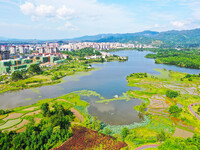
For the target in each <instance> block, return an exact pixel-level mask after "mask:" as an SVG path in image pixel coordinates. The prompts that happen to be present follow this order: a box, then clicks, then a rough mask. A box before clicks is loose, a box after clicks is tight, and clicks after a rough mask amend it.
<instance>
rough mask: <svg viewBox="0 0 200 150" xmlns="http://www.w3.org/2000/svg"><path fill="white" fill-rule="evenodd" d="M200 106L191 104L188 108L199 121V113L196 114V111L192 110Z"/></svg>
mask: <svg viewBox="0 0 200 150" xmlns="http://www.w3.org/2000/svg"><path fill="white" fill-rule="evenodd" d="M198 104H200V103H194V104H190V105H189V107H188V108H189V110H190V112H191V113H192V114H193V115H194V116H196V117H197V119H199V120H200V116H199V115H198V114H197V113H195V112H194V110H193V109H192V106H194V105H198Z"/></svg>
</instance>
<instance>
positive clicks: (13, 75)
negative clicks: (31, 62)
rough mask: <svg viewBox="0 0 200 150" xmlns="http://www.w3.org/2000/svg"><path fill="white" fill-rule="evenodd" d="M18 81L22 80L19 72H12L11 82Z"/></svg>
mask: <svg viewBox="0 0 200 150" xmlns="http://www.w3.org/2000/svg"><path fill="white" fill-rule="evenodd" d="M20 79H23V76H22V73H21V72H20V71H14V72H13V73H12V74H11V80H13V81H18V80H20Z"/></svg>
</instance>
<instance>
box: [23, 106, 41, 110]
mask: <svg viewBox="0 0 200 150" xmlns="http://www.w3.org/2000/svg"><path fill="white" fill-rule="evenodd" d="M36 108H38V107H29V108H26V109H24V110H23V111H33V110H34V109H36Z"/></svg>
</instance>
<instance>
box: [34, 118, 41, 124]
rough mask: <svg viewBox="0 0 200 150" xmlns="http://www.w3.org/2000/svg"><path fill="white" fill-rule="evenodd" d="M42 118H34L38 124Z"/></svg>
mask: <svg viewBox="0 0 200 150" xmlns="http://www.w3.org/2000/svg"><path fill="white" fill-rule="evenodd" d="M41 120H42V119H41V118H34V121H35V123H36V124H37V123H40V121H41Z"/></svg>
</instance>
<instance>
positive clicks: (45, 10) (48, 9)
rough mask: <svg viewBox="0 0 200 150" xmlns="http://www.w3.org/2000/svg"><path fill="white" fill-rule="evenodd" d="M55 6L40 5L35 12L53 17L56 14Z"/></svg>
mask: <svg viewBox="0 0 200 150" xmlns="http://www.w3.org/2000/svg"><path fill="white" fill-rule="evenodd" d="M54 12H55V8H54V7H53V6H50V5H49V6H48V5H39V6H37V7H36V9H35V14H36V15H37V16H42V17H51V16H54Z"/></svg>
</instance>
